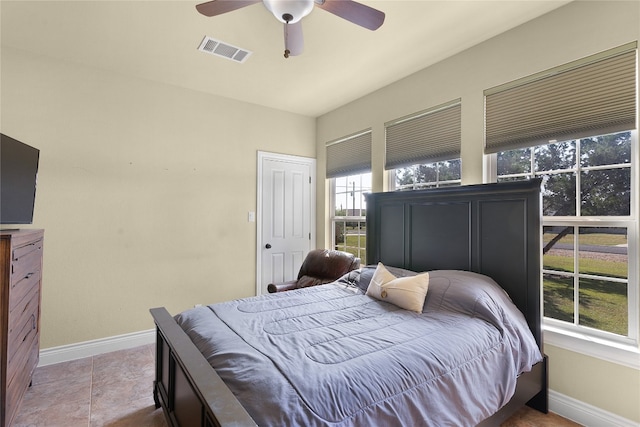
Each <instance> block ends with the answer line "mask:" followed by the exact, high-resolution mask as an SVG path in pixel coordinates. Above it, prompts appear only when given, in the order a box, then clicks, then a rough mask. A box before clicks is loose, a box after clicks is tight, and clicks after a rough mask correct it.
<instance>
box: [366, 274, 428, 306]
mask: <svg viewBox="0 0 640 427" xmlns="http://www.w3.org/2000/svg"><path fill="white" fill-rule="evenodd" d="M428 289H429V273H421V274H418V275H415V276H407V277H396V276H394V275H393V274H392V273H391V272H389V270H387V268H386V267H385V266H384V265H382V263H381V262H379V263H378V266H377V268H376V271H375V272H374V273H373V277H372V278H371V282H370V283H369V287H368V288H367V295H369V296H371V297H373V298H376V299H379V300H380V301H386V302H389V303H391V304H395V305H397V306H398V307H401V308H404V309H405V310H411V311H415V312H417V313H422V307H423V306H424V300H425V297H426V296H427V290H428Z"/></svg>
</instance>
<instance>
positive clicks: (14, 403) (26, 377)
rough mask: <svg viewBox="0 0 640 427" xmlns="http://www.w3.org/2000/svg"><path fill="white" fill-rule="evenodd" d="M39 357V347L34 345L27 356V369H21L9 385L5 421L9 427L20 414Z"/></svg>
mask: <svg viewBox="0 0 640 427" xmlns="http://www.w3.org/2000/svg"><path fill="white" fill-rule="evenodd" d="M39 357H40V355H39V351H38V346H37V345H34V346H33V347H32V348H31V350H30V352H29V353H28V354H27V358H26V365H25V366H26V367H27V368H23V369H20V370H19V371H18V373H17V374H16V375H15V376H14V377H13V378H11V379H10V380H9V381H8V383H7V395H6V396H7V397H6V398H7V400H6V412H5V420H6V421H7V425H11V424H10V423H11V421H12V420H13V418H14V417H15V415H16V413H17V412H18V408H19V406H20V402H21V401H22V398H23V397H24V393H25V392H26V391H27V388H28V387H29V383H31V377H32V375H33V371H34V369H35V367H36V366H37V365H38V360H39Z"/></svg>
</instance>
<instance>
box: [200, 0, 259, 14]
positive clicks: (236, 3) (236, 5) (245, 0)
mask: <svg viewBox="0 0 640 427" xmlns="http://www.w3.org/2000/svg"><path fill="white" fill-rule="evenodd" d="M261 1H262V0H211V1H208V2H206V3H200V4H199V5H197V6H196V9H197V10H198V12H200V13H201V14H203V15H204V16H216V15H222V14H223V13H227V12H231V11H233V10H236V9H240V8H243V7H245V6H251V5H252V4H255V3H260V2H261Z"/></svg>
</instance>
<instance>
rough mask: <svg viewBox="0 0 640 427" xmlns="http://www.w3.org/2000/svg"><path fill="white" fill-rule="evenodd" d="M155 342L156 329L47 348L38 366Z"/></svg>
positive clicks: (42, 352)
mask: <svg viewBox="0 0 640 427" xmlns="http://www.w3.org/2000/svg"><path fill="white" fill-rule="evenodd" d="M154 342H156V331H155V329H149V330H148V331H140V332H133V333H131V334H124V335H117V336H115V337H108V338H101V339H97V340H92V341H84V342H80V343H76V344H69V345H63V346H60V347H51V348H45V349H43V350H40V363H39V364H38V366H47V365H53V364H55V363H61V362H68V361H70V360H76V359H82V358H84V357H91V356H96V355H98V354H103V353H109V352H110V351H116V350H125V349H127V348H133V347H138V346H141V345H145V344H152V343H154Z"/></svg>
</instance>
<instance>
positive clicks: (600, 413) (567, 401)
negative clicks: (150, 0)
mask: <svg viewBox="0 0 640 427" xmlns="http://www.w3.org/2000/svg"><path fill="white" fill-rule="evenodd" d="M155 341H156V331H155V329H150V330H148V331H140V332H134V333H131V334H125V335H118V336H115V337H108V338H102V339H97V340H92V341H85V342H81V343H77V344H69V345H63V346H60V347H52V348H46V349H43V350H41V351H40V363H39V365H38V366H47V365H53V364H55V363H61V362H68V361H70V360H76V359H82V358H84V357H91V356H96V355H98V354H103V353H108V352H110V351H116V350H125V349H127V348H133V347H138V346H141V345H146V344H153V343H154V342H155ZM549 410H550V411H552V412H555V413H556V414H558V415H560V416H562V417H564V418H568V419H570V420H572V421H575V422H577V423H580V424H582V425H584V426H586V427H604V426H607V427H639V426H640V424H638V423H636V422H634V421H631V420H629V419H626V418H623V417H621V416H619V415H616V414H613V413H611V412H608V411H605V410H603V409H600V408H597V407H595V406H593V405H589V404H588V403H584V402H582V401H579V400H576V399H574V398H572V397H569V396H566V395H564V394H562V393H558V392H557V391H554V390H549Z"/></svg>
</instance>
